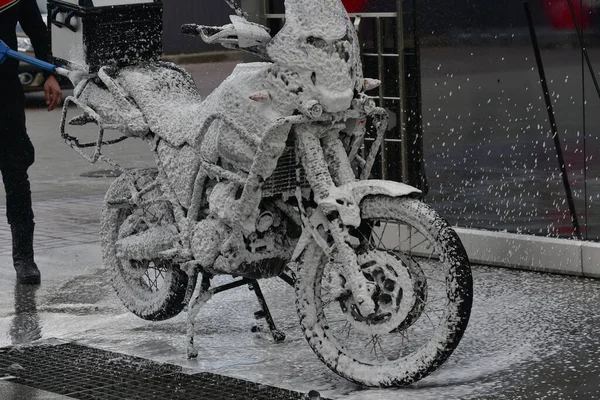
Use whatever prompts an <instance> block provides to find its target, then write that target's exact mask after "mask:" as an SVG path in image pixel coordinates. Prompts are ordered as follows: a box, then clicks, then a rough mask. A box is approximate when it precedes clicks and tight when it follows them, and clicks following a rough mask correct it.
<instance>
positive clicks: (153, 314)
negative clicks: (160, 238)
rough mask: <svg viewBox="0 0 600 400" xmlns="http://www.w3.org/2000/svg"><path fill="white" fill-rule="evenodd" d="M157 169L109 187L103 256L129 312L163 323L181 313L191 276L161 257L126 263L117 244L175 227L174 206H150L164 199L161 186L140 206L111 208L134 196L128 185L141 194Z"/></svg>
mask: <svg viewBox="0 0 600 400" xmlns="http://www.w3.org/2000/svg"><path fill="white" fill-rule="evenodd" d="M157 174H158V173H157V171H156V170H153V169H140V170H134V171H128V172H127V173H125V174H123V175H121V176H120V177H119V178H117V179H116V180H115V181H114V182H113V183H112V184H111V186H110V188H109V189H108V192H107V194H106V197H105V199H104V209H103V210H102V226H101V237H102V258H103V261H104V265H105V266H106V267H107V268H108V269H109V270H110V272H111V275H112V276H111V278H112V284H113V287H114V288H115V290H116V292H117V296H118V297H119V299H120V300H121V302H122V303H123V305H125V307H127V309H128V310H129V311H131V312H132V313H134V314H135V315H137V316H138V317H140V318H143V319H146V320H151V321H161V320H165V319H169V318H172V317H174V316H176V315H177V314H179V313H180V312H181V311H182V310H183V308H184V304H183V300H184V297H185V290H186V288H187V283H188V276H187V274H186V273H185V272H183V271H182V270H181V269H180V268H179V266H178V265H177V264H175V263H173V262H171V261H167V260H163V259H158V258H154V259H124V257H122V256H121V255H120V254H119V253H118V246H117V242H118V241H119V240H123V239H126V238H128V237H132V236H134V235H139V234H141V233H144V232H145V231H148V230H149V229H152V228H154V227H157V226H160V225H164V224H170V223H173V221H174V218H173V213H172V210H171V208H170V206H169V205H168V204H167V203H164V202H152V200H154V199H157V198H158V197H160V196H161V192H160V189H159V188H158V187H156V188H154V189H152V190H151V191H149V192H148V193H146V194H144V195H143V196H142V198H140V199H139V201H138V202H137V203H138V204H143V206H140V205H138V204H136V205H128V206H119V207H115V206H114V205H113V206H111V205H110V204H114V203H115V202H119V201H121V200H123V199H130V198H131V190H130V186H129V185H130V184H132V183H133V184H134V185H135V187H136V189H137V190H140V189H142V188H144V187H146V186H147V185H149V184H151V183H153V182H155V181H156V177H157Z"/></svg>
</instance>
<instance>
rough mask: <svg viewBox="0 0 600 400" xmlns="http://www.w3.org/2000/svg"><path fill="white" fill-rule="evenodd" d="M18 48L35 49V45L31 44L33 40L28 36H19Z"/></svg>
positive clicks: (22, 49)
mask: <svg viewBox="0 0 600 400" xmlns="http://www.w3.org/2000/svg"><path fill="white" fill-rule="evenodd" d="M17 49H18V50H19V51H26V52H30V51H33V46H32V45H31V40H30V39H29V38H26V37H17Z"/></svg>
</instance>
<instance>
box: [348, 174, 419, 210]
mask: <svg viewBox="0 0 600 400" xmlns="http://www.w3.org/2000/svg"><path fill="white" fill-rule="evenodd" d="M342 187H343V188H346V187H347V188H348V189H347V190H349V191H351V192H352V195H353V197H354V201H356V203H357V204H360V202H361V201H362V199H363V198H365V197H366V196H370V195H383V196H389V197H404V196H410V195H418V194H421V191H420V190H419V189H417V188H414V187H412V186H409V185H406V184H404V183H400V182H394V181H384V180H381V179H367V180H364V181H355V182H350V183H347V184H345V185H343V186H342Z"/></svg>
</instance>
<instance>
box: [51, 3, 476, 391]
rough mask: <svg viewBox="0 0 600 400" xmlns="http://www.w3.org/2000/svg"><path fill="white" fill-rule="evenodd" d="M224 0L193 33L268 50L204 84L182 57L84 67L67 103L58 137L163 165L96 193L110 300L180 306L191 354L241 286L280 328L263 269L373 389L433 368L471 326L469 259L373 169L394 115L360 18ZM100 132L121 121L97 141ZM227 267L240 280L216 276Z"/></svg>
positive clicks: (337, 9)
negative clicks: (202, 90) (207, 90)
mask: <svg viewBox="0 0 600 400" xmlns="http://www.w3.org/2000/svg"><path fill="white" fill-rule="evenodd" d="M228 3H229V4H231V5H232V7H233V8H234V9H235V11H236V15H232V16H231V17H230V19H231V24H227V25H224V26H219V27H209V26H201V25H194V24H188V25H184V26H183V27H182V30H183V32H184V33H187V34H192V35H198V36H200V37H201V38H202V39H203V40H204V41H205V42H207V43H217V44H221V45H223V46H225V47H227V48H233V49H241V50H244V51H248V52H250V53H253V54H255V55H257V56H259V57H262V58H263V59H264V62H252V63H242V64H239V65H238V66H237V67H236V68H235V69H234V71H233V72H232V74H231V75H230V76H229V77H228V78H227V79H226V80H225V81H224V82H222V83H221V84H220V86H218V88H217V89H215V90H214V92H213V93H211V94H210V95H209V96H208V97H207V98H206V99H204V100H202V99H200V96H199V95H198V93H197V90H196V86H195V83H194V81H193V79H192V77H191V76H190V75H189V74H188V73H187V72H186V71H185V70H184V69H182V68H180V67H178V66H176V65H174V64H170V63H166V62H153V63H143V64H138V65H130V66H126V67H114V66H105V67H102V68H101V69H100V70H99V71H98V72H97V73H96V74H92V75H89V74H79V75H77V78H76V79H75V80H76V87H75V90H74V92H73V96H70V97H68V98H67V99H66V101H65V106H64V109H63V120H62V123H61V134H62V137H63V138H64V139H65V140H66V141H67V143H68V144H69V145H71V146H72V147H73V148H75V149H76V150H77V151H78V152H80V154H82V155H83V156H84V157H86V159H88V160H89V161H90V162H96V161H98V160H102V161H104V162H107V163H109V164H111V165H113V166H114V167H116V168H120V167H119V166H118V165H117V164H116V163H114V162H113V161H112V160H110V159H109V158H108V157H106V156H104V155H103V154H102V152H101V149H102V146H105V145H108V144H113V143H116V142H118V141H121V140H124V139H126V138H129V137H137V138H141V139H142V140H144V141H145V142H147V143H148V145H149V146H150V148H151V150H152V151H153V153H154V155H155V160H156V166H157V168H156V169H135V170H126V169H122V171H123V173H122V175H121V176H120V177H118V178H117V179H116V180H115V181H114V182H113V183H112V184H111V186H110V188H109V189H108V192H107V193H106V197H105V200H104V207H103V210H102V223H101V239H102V255H103V262H104V265H105V266H106V267H107V268H108V269H109V270H110V271H111V274H112V283H113V286H114V288H115V290H116V293H117V295H118V297H119V298H120V300H121V301H122V302H123V304H124V305H125V306H126V307H127V308H128V309H129V310H130V311H131V312H132V313H134V314H135V315H137V316H138V317H140V318H143V319H146V320H151V321H159V320H166V319H169V318H172V317H174V316H176V315H178V314H179V313H180V312H182V311H183V310H184V309H185V310H187V341H188V350H187V352H188V357H197V356H198V351H197V349H196V348H195V346H194V326H195V323H196V321H195V320H196V316H197V314H198V311H199V309H200V308H201V307H202V305H204V304H205V303H206V302H207V301H208V300H209V299H210V298H211V297H212V296H213V295H215V294H217V293H220V292H222V291H224V290H227V289H230V288H233V287H236V286H241V285H245V284H250V285H251V287H252V288H253V289H254V290H255V292H256V293H257V296H258V297H259V300H261V305H262V306H263V311H265V313H263V314H266V315H265V317H266V318H267V321H268V323H269V327H270V329H271V333H272V334H273V338H274V340H275V341H279V340H283V339H284V337H285V335H284V334H283V333H282V332H280V331H278V330H277V329H276V327H275V324H274V323H273V321H272V319H271V317H270V314H269V313H268V308H267V306H266V303H265V302H264V298H263V297H262V294H261V293H260V287H259V286H258V281H257V280H258V279H264V278H274V277H279V278H282V279H283V280H285V281H286V282H287V283H289V284H290V285H293V287H294V288H295V294H296V306H297V312H298V316H299V319H300V325H301V328H302V331H303V333H304V335H305V337H306V340H307V341H308V343H309V345H310V346H311V348H312V349H313V350H314V352H315V353H316V354H317V356H318V357H319V358H320V359H321V361H323V362H324V363H325V364H326V365H327V366H328V367H329V368H330V369H332V370H333V371H334V372H336V373H337V374H339V375H340V376H342V377H344V378H346V379H348V380H350V381H352V382H355V383H358V384H360V385H365V386H379V387H390V386H403V385H407V384H410V383H412V382H415V381H417V380H419V379H421V378H423V377H425V376H426V375H428V374H429V373H431V372H432V371H434V370H435V369H436V368H438V367H439V366H440V365H441V364H442V363H443V362H445V361H446V359H447V358H448V357H449V356H450V355H451V354H452V352H453V351H454V350H455V348H456V347H457V346H458V343H459V341H460V340H461V338H462V336H463V333H464V332H465V329H466V327H467V323H468V320H469V315H470V310H471V304H472V277H471V270H470V265H469V261H468V258H467V255H466V252H465V250H464V248H463V245H462V244H461V242H460V239H459V238H458V236H457V234H456V233H455V231H454V230H453V229H452V228H451V227H450V226H449V224H448V223H447V222H446V221H445V220H444V219H443V218H441V217H440V216H439V215H438V214H437V213H436V212H435V211H434V210H433V209H432V208H431V207H429V206H428V205H426V204H424V203H423V202H421V201H420V200H419V197H420V191H419V190H417V189H415V188H413V187H410V186H408V185H405V184H402V183H398V182H392V181H385V180H374V179H369V176H370V174H371V170H372V168H373V165H374V162H375V159H376V156H377V153H378V151H379V149H380V148H381V145H382V142H383V138H384V134H385V131H386V127H387V118H388V117H387V113H386V111H385V110H384V109H383V108H381V107H377V106H376V104H375V102H374V101H373V99H371V98H370V97H369V96H368V95H366V94H365V92H367V91H369V90H371V89H374V88H376V87H377V86H378V85H379V84H380V82H379V81H377V80H374V79H368V78H364V77H363V75H362V66H361V61H360V48H359V40H358V37H357V33H356V29H355V27H354V25H353V24H352V22H351V20H350V18H349V17H348V14H347V13H346V11H345V9H344V7H343V5H342V3H341V1H340V0H334V1H332V0H286V1H285V9H286V22H285V24H284V26H283V28H282V29H281V30H280V31H279V32H278V33H277V34H276V35H274V36H273V37H271V35H270V33H269V30H268V29H267V28H265V27H263V26H261V25H258V24H254V23H251V22H249V21H248V20H247V18H246V16H245V14H244V13H243V12H242V11H241V10H240V9H239V8H238V7H235V6H234V5H233V4H232V3H231V2H229V1H228ZM309 7H310V10H311V12H310V13H309V12H308V10H309ZM71 104H75V105H76V106H77V107H78V108H80V109H81V110H82V114H80V115H78V116H76V117H74V118H72V119H71V120H70V121H69V124H70V125H84V124H87V123H95V124H97V125H98V127H99V137H98V140H97V141H96V142H93V143H87V144H84V143H80V142H79V140H78V139H77V138H75V137H73V136H70V135H69V134H67V133H66V132H65V127H66V125H67V122H66V121H67V111H68V108H69V106H70V105H71ZM367 126H372V127H373V128H374V130H375V132H376V136H375V139H374V141H373V142H372V143H371V145H370V146H368V144H366V142H365V137H366V135H367V128H366V127H367ZM106 129H112V130H118V131H120V132H122V133H123V134H124V136H122V137H120V138H118V139H114V140H105V139H104V130H106ZM86 147H93V148H94V152H93V154H91V155H90V154H89V153H88V152H86V151H85V150H84V149H85V148H86ZM217 275H230V276H233V277H237V278H240V279H239V280H236V281H233V282H232V283H229V284H225V285H222V286H218V287H213V286H212V285H211V280H212V279H213V278H214V277H215V276H217ZM263 303H264V304H263Z"/></svg>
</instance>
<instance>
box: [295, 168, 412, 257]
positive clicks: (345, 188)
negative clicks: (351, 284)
mask: <svg viewBox="0 0 600 400" xmlns="http://www.w3.org/2000/svg"><path fill="white" fill-rule="evenodd" d="M418 194H421V191H420V190H419V189H416V188H414V187H412V186H409V185H405V184H404V183H400V182H394V181H384V180H378V179H367V180H363V181H354V182H350V183H346V184H345V185H342V186H340V187H337V188H331V189H330V192H329V196H328V197H326V198H325V199H321V200H317V203H318V204H319V207H320V211H321V212H322V213H320V212H318V213H314V214H313V215H312V216H311V221H310V223H309V226H312V227H313V228H316V227H317V226H318V225H319V224H326V223H327V219H329V220H331V218H340V220H341V221H342V223H343V224H344V225H346V226H352V227H355V228H358V226H359V225H360V222H361V215H360V202H361V201H362V199H364V198H365V197H366V196H373V195H375V196H377V195H380V196H389V197H404V196H414V195H418ZM315 235H319V234H318V233H315V232H314V230H313V229H310V228H307V227H304V230H303V232H302V236H301V238H300V240H299V241H298V244H297V245H296V249H295V250H294V254H293V255H292V258H291V261H293V262H295V261H297V260H298V258H299V257H300V255H301V254H302V252H303V251H304V249H305V248H306V246H308V244H309V243H310V242H311V240H316V241H317V243H319V242H318V240H319V239H321V237H320V236H318V237H317V236H315ZM321 240H322V239H321ZM321 247H324V250H325V248H326V247H327V246H326V245H324V246H321Z"/></svg>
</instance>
